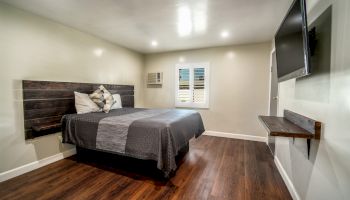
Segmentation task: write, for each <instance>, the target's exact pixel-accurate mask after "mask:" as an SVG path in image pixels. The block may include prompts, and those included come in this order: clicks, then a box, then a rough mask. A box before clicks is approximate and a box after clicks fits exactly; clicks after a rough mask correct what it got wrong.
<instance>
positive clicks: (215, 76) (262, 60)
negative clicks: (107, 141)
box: [144, 43, 271, 136]
mask: <svg viewBox="0 0 350 200" xmlns="http://www.w3.org/2000/svg"><path fill="white" fill-rule="evenodd" d="M270 50H271V43H263V44H254V45H244V46H228V47H218V48H208V49H199V50H190V51H178V52H170V53H159V54H150V55H146V58H145V76H146V75H147V73H148V72H163V82H164V83H163V86H162V88H147V87H146V82H145V91H144V97H145V98H144V103H145V106H147V107H163V108H168V107H174V102H175V99H174V98H175V97H174V96H175V65H176V64H177V63H179V62H180V61H179V60H180V58H182V59H184V62H185V63H199V62H209V63H210V95H209V96H210V97H209V98H210V100H209V102H210V105H209V109H200V110H199V112H200V113H201V115H202V117H203V120H204V124H205V128H206V130H211V131H220V132H228V133H239V134H248V135H255V136H265V135H266V133H265V132H264V130H263V128H262V127H261V125H260V124H259V122H258V119H257V115H258V114H266V113H267V110H268V94H269V88H268V87H269V65H270V63H269V62H270V58H269V55H270ZM145 81H146V80H145Z"/></svg>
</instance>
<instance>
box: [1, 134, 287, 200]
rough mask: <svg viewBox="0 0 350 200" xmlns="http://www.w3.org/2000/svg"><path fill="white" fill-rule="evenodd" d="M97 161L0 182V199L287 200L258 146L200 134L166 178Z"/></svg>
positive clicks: (135, 166) (125, 163)
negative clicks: (177, 166) (170, 175)
mask: <svg viewBox="0 0 350 200" xmlns="http://www.w3.org/2000/svg"><path fill="white" fill-rule="evenodd" d="M91 157H93V156H91ZM98 157H99V159H96V158H94V159H86V158H79V159H78V158H77V157H76V156H73V157H70V158H67V159H64V160H61V161H58V162H55V163H53V164H51V165H48V166H45V167H43V168H40V169H37V170H35V171H32V172H29V173H27V174H24V175H22V176H19V177H16V178H14V179H11V180H8V181H6V182H3V183H0V199H11V200H14V199H24V200H28V199H70V200H72V199H109V200H110V199H191V200H193V199H220V200H225V199H230V200H233V199H234V200H236V199H254V200H255V199H269V200H270V199H291V196H290V194H289V193H288V190H287V188H286V186H285V184H284V183H283V180H282V178H281V176H280V174H279V173H278V171H277V168H276V166H275V165H274V162H273V157H272V156H271V154H270V153H269V150H268V148H267V146H266V144H265V143H261V142H252V141H244V140H235V139H226V138H219V137H210V136H201V137H200V138H198V139H197V140H192V141H191V142H190V151H189V152H188V153H187V154H186V155H185V156H183V157H182V158H181V159H180V160H179V168H178V170H177V172H176V174H175V175H174V176H173V177H172V178H171V179H170V180H164V179H162V178H161V177H160V176H159V175H158V173H157V171H156V170H154V167H155V166H154V165H153V164H154V163H153V162H152V163H141V162H140V161H135V160H132V161H130V160H120V159H108V162H107V159H106V157H105V156H104V155H100V156H98Z"/></svg>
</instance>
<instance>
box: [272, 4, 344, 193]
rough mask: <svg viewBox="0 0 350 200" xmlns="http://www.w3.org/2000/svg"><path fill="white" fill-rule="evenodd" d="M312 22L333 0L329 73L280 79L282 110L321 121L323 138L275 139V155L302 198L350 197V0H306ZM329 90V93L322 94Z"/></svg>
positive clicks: (280, 108)
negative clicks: (282, 80) (316, 139)
mask: <svg viewBox="0 0 350 200" xmlns="http://www.w3.org/2000/svg"><path fill="white" fill-rule="evenodd" d="M307 3H308V7H309V13H308V15H309V16H308V17H309V21H310V22H311V21H312V20H313V19H315V18H317V16H319V15H320V14H321V13H322V12H323V11H324V10H325V9H326V8H327V7H328V6H329V5H333V24H332V26H333V27H332V48H331V70H330V74H314V75H311V76H310V77H307V79H305V80H303V81H300V80H297V81H296V80H295V79H293V80H289V81H286V82H283V83H280V84H279V99H280V101H279V113H280V115H282V111H283V109H290V110H292V111H295V112H298V113H301V114H304V115H306V116H309V117H311V118H314V119H316V120H319V121H321V122H322V123H323V131H322V139H321V140H320V141H319V142H318V141H313V142H312V144H311V154H310V159H307V153H306V141H305V140H303V139H299V140H296V141H295V143H294V144H293V142H292V139H288V138H277V140H276V154H277V157H278V159H279V160H280V161H281V163H282V166H283V168H284V169H285V170H286V172H287V174H288V176H289V177H290V179H291V180H292V182H293V184H294V186H295V188H296V191H297V192H298V194H299V196H300V198H301V199H320V200H321V199H327V200H328V199H349V197H350V190H349V189H350V56H349V52H350V38H349V36H350V1H349V0H308V1H307ZM324 94H326V95H324Z"/></svg>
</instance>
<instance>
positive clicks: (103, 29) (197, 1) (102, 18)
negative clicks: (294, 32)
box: [0, 0, 292, 53]
mask: <svg viewBox="0 0 350 200" xmlns="http://www.w3.org/2000/svg"><path fill="white" fill-rule="evenodd" d="M0 1H3V2H6V3H8V4H10V5H13V6H15V7H17V8H20V9H23V10H26V11H29V12H32V13H35V14H37V15H40V16H43V17H45V18H48V19H51V20H54V21H56V22H59V23H61V24H64V25H67V26H70V27H73V28H75V29H78V30H80V31H84V32H87V33H90V34H92V35H95V36H97V37H100V38H103V39H105V40H108V41H110V42H113V43H115V44H119V45H121V46H124V47H127V48H129V49H132V50H135V51H138V52H141V53H154V52H164V51H174V50H184V49H195V48H203V47H213V46H225V45H232V44H248V43H257V42H265V41H270V40H272V38H273V36H274V34H275V32H276V30H277V28H278V26H279V24H280V23H281V21H282V19H283V17H284V15H285V13H286V12H287V10H288V8H289V6H290V4H291V2H292V0H187V1H185V0H52V1H48V0H0ZM223 32H225V33H223ZM152 42H153V46H152Z"/></svg>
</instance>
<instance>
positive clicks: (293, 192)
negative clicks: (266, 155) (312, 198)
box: [274, 156, 301, 200]
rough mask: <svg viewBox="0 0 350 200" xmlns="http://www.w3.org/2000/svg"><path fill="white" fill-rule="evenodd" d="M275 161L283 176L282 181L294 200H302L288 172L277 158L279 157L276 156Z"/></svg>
mask: <svg viewBox="0 0 350 200" xmlns="http://www.w3.org/2000/svg"><path fill="white" fill-rule="evenodd" d="M274 160H275V164H276V166H277V169H278V171H279V173H280V174H281V176H282V179H283V181H284V183H285V184H286V186H287V188H288V190H289V193H290V194H291V195H292V198H293V199H294V200H300V199H301V198H300V196H299V194H298V192H297V191H296V189H295V187H294V184H293V182H292V180H291V179H290V178H289V176H288V174H287V172H286V170H284V168H283V166H282V164H281V162H280V160H279V159H278V158H277V156H275V159H274Z"/></svg>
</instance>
